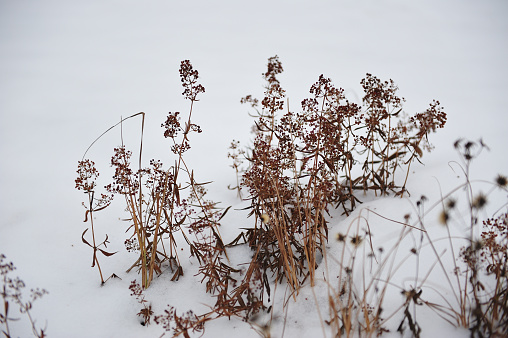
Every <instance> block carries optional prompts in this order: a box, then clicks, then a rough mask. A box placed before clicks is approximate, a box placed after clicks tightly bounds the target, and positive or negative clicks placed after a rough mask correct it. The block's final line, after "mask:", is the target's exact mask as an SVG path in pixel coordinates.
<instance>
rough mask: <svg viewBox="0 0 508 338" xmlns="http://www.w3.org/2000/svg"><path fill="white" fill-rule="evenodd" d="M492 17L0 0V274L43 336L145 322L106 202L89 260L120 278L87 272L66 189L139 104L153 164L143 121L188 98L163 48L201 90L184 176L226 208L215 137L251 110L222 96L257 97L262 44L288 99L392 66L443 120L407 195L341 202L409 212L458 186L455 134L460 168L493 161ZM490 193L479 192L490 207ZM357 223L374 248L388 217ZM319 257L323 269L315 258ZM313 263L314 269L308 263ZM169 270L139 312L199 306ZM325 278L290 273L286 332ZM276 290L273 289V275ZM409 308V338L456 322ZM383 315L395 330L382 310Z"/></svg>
mask: <svg viewBox="0 0 508 338" xmlns="http://www.w3.org/2000/svg"><path fill="white" fill-rule="evenodd" d="M507 16H508V3H506V1H504V0H497V1H495V0H488V1H482V2H478V1H472V0H460V1H459V0H453V1H450V0H446V1H438V0H427V1H418V2H417V1H403V0H382V1H345V0H341V1H331V0H330V1H324V0H318V1H265V0H261V1H255V2H243V1H201V0H199V1H178V2H177V1H170V0H166V1H162V0H161V1H159V0H157V1H150V2H139V1H131V0H129V1H98V0H90V1H86V2H76V1H56V0H54V1H52V0H48V1H5V0H4V1H1V2H0V158H1V161H0V214H1V215H2V217H1V218H0V253H3V254H5V255H6V256H7V260H8V261H13V262H14V264H15V265H16V267H17V270H16V271H15V272H14V275H18V276H20V277H21V278H22V279H23V280H24V281H25V282H26V284H27V289H29V288H31V287H41V288H45V289H46V290H48V291H49V295H46V296H44V297H43V298H42V299H40V300H37V301H36V302H35V304H34V309H33V316H34V317H35V318H36V319H37V325H38V326H39V327H46V332H47V334H48V336H49V337H91V336H92V337H158V336H160V335H161V334H162V333H163V330H162V328H161V327H160V326H157V325H150V326H148V327H143V326H141V325H140V324H139V319H138V317H137V316H136V313H137V312H138V311H139V310H140V306H139V304H138V303H137V302H136V300H135V299H134V297H131V296H130V291H129V289H128V286H129V284H130V281H132V280H134V279H136V278H139V277H138V276H137V275H136V274H135V273H134V272H131V273H130V274H127V273H125V270H126V269H127V268H128V267H129V266H130V265H131V264H132V256H130V255H128V253H127V252H125V250H124V247H123V241H124V239H125V238H124V232H125V223H124V222H121V221H120V220H119V218H122V217H124V216H125V214H124V213H123V212H122V210H123V206H122V205H121V204H120V200H118V201H117V204H116V205H115V206H113V207H112V208H111V209H110V210H108V211H107V212H105V213H104V214H99V215H98V217H97V220H96V222H97V226H98V232H100V233H102V234H104V233H108V234H109V236H110V241H111V244H110V246H108V248H110V249H111V251H117V250H118V251H120V252H119V253H118V254H117V255H115V256H113V257H110V258H104V259H102V260H101V263H102V264H103V270H104V271H105V274H107V275H109V274H111V273H115V274H117V275H118V276H119V277H121V280H118V279H115V280H111V281H109V282H108V283H107V284H106V285H105V286H104V287H100V285H99V284H100V283H99V278H98V273H97V271H96V269H93V268H91V267H90V263H91V260H92V257H91V251H90V248H89V247H87V246H85V245H84V244H83V243H82V242H81V238H80V236H81V233H82V232H83V230H84V229H85V228H86V227H87V225H86V224H85V223H83V222H82V220H83V217H84V209H83V208H82V206H81V202H82V201H84V198H85V196H84V195H83V194H81V193H79V192H78V191H76V190H75V189H74V179H75V176H76V174H75V172H76V165H77V161H78V160H80V159H81V156H82V155H83V153H84V151H85V150H86V148H87V147H88V145H89V144H90V143H91V142H92V141H93V140H94V139H95V138H96V137H97V136H98V135H100V134H101V133H102V132H103V131H104V130H105V129H107V128H108V127H109V126H111V125H113V124H115V123H117V122H118V121H119V120H120V118H121V117H122V116H123V117H126V116H128V115H131V114H134V113H137V112H140V111H143V112H145V113H146V119H147V120H146V129H145V140H144V149H145V150H144V156H145V160H146V161H147V162H148V159H150V158H160V159H162V160H163V161H165V162H166V163H169V158H170V157H169V155H170V152H169V143H168V142H167V140H164V139H163V137H162V129H161V128H160V124H161V123H162V122H163V121H164V120H165V117H166V115H167V112H169V111H173V112H174V111H181V112H182V113H184V112H187V110H188V102H187V101H185V100H184V99H183V97H182V96H181V92H182V88H181V86H180V79H179V74H178V69H179V66H180V61H182V60H185V59H189V60H191V62H192V64H193V66H194V67H195V68H196V69H197V70H199V72H200V79H201V83H202V84H203V85H204V86H205V88H206V93H205V94H203V95H202V96H201V98H200V102H198V103H197V104H196V106H195V109H194V112H193V119H194V122H195V123H197V124H199V125H200V126H201V127H202V129H203V133H202V134H199V135H197V136H195V137H194V139H193V140H192V146H193V149H192V150H191V151H190V152H189V154H188V160H189V163H190V166H191V167H192V168H194V170H195V175H196V178H197V179H198V180H201V181H209V180H213V181H214V183H213V184H212V185H210V186H209V195H210V198H212V199H213V200H214V201H221V202H222V205H223V206H224V207H226V206H229V205H233V206H234V207H235V208H236V207H239V206H241V205H240V202H239V201H238V199H237V198H236V194H235V192H233V191H229V190H228V189H227V185H228V184H233V183H234V182H235V175H234V171H233V170H232V169H231V168H229V164H230V161H229V160H228V159H227V152H228V149H227V148H228V146H229V144H230V142H231V140H233V139H236V140H240V141H242V142H243V144H248V142H249V140H250V139H251V137H252V136H251V134H250V133H249V131H250V127H251V125H252V119H251V118H250V117H249V116H248V114H247V113H248V109H247V107H246V106H242V105H240V102H239V101H240V98H241V97H243V96H245V95H246V94H253V95H254V96H257V97H261V96H262V92H263V89H262V85H263V80H262V78H261V73H263V72H264V71H265V67H266V61H267V58H268V57H271V56H274V55H278V56H279V58H280V60H281V61H282V64H283V66H284V70H285V71H284V73H283V74H282V75H281V76H280V81H281V84H282V86H283V87H284V89H286V91H287V93H288V97H289V101H290V107H291V110H295V111H297V110H298V109H299V102H300V101H301V100H302V99H304V98H306V97H307V93H308V89H309V87H310V86H311V85H312V84H313V83H314V82H316V80H317V79H318V76H319V75H320V74H324V75H325V76H327V77H330V78H331V79H332V80H333V82H334V83H335V85H336V86H339V87H342V88H344V89H345V91H346V95H347V96H348V97H349V98H350V100H352V101H356V102H358V103H359V102H360V99H361V96H362V91H361V86H360V80H361V79H362V78H363V77H364V76H365V73H371V74H374V75H376V76H378V77H379V78H381V79H383V80H385V79H390V78H391V79H393V80H394V81H395V82H396V84H397V85H398V86H399V88H400V91H399V93H400V95H401V96H403V97H405V98H406V100H407V102H406V104H405V106H404V107H405V111H407V112H408V113H414V112H418V111H422V110H424V109H425V108H426V107H427V105H428V103H430V102H431V101H432V99H438V100H439V101H440V102H441V104H442V105H443V106H444V108H445V111H446V112H447V114H448V122H447V125H446V127H445V129H443V130H439V132H438V133H437V134H435V135H432V136H433V138H432V139H431V142H432V143H433V144H434V145H435V146H436V148H435V150H434V151H433V152H432V153H430V154H425V155H424V157H423V162H424V164H425V166H422V165H415V166H414V174H413V175H412V176H411V177H410V183H409V186H408V188H409V190H410V191H411V192H412V196H411V198H409V199H407V200H400V199H398V200H395V199H392V198H384V199H380V200H374V201H371V202H369V203H366V204H365V205H362V206H361V207H360V208H358V209H357V210H356V214H358V213H360V212H362V213H366V209H365V208H367V207H369V208H371V209H373V210H376V211H377V212H379V213H381V214H383V215H384V216H386V217H391V218H394V219H399V220H401V218H402V217H403V215H404V214H405V213H407V212H411V211H412V212H414V210H413V209H412V204H413V205H414V203H416V200H417V199H418V198H419V197H420V196H421V195H426V196H427V197H428V198H429V200H430V201H431V202H430V203H433V202H436V201H437V200H438V199H439V197H440V193H439V187H441V189H442V190H443V192H446V191H449V190H450V189H452V188H454V187H456V186H457V185H458V184H460V183H462V180H463V175H461V173H460V172H459V171H458V170H457V167H456V166H454V165H450V163H449V162H450V161H456V160H458V157H457V154H456V152H455V151H454V149H453V146H452V145H453V142H454V141H455V140H456V139H458V138H459V137H463V138H468V139H472V140H478V139H479V138H483V140H484V142H485V143H486V144H487V145H488V146H489V147H490V149H491V150H490V151H486V152H483V153H482V155H481V157H480V158H479V160H478V161H475V163H474V164H473V166H472V177H473V178H478V179H488V180H492V179H493V178H494V177H495V175H496V174H498V173H502V174H505V175H506V174H508V157H507V156H506V148H505V147H506V145H507V144H508V136H507V133H506V128H507V126H508V114H507V111H506V109H507V107H508V96H507V95H506V93H508V81H506V79H507V78H508V67H507V63H506V60H508V43H507V42H508V40H507V38H508V21H507V20H506V17H507ZM124 136H125V139H126V142H127V143H128V144H131V145H132V147H133V148H134V147H136V145H137V143H136V142H137V140H138V136H139V125H138V124H137V122H128V123H126V125H125V128H124ZM119 140H120V133H119V131H114V132H112V133H110V134H108V135H107V136H106V137H105V138H103V139H101V140H100V141H99V142H98V143H97V144H96V145H95V146H94V147H93V148H92V150H91V151H90V152H89V154H88V156H89V157H91V158H92V159H93V160H95V161H96V162H97V163H98V165H99V170H101V168H104V174H103V175H101V178H102V179H103V180H104V183H105V182H106V181H107V178H108V176H110V175H109V173H108V171H107V170H109V169H108V158H109V157H110V156H111V153H112V148H113V147H114V146H117V145H118V144H119ZM101 166H102V167H101ZM454 170H455V171H454ZM458 176H460V177H458ZM438 183H439V184H440V185H438ZM505 198H506V196H503V195H501V197H500V200H496V201H493V202H494V203H496V202H497V203H498V204H502V203H503V200H502V199H505ZM362 208H363V209H362ZM362 210H363V211H362ZM434 216H435V215H434ZM434 216H432V214H430V215H429V218H431V217H434ZM354 217H355V215H352V216H350V218H348V219H345V218H344V217H336V218H334V219H332V221H331V223H330V226H331V229H330V231H331V233H332V234H334V233H337V232H341V231H344V229H345V228H347V226H348V225H349V224H351V222H352V221H353V220H354ZM369 220H372V222H371V223H372V224H371V226H373V228H372V229H371V231H372V233H373V234H374V235H376V236H375V237H374V239H375V240H376V241H379V242H378V245H385V244H386V243H388V242H385V239H383V238H385V237H386V241H388V239H389V238H391V237H390V236H393V233H396V232H397V231H398V229H397V228H396V229H393V227H394V224H391V225H390V224H388V225H387V224H386V222H381V220H380V219H378V218H376V216H373V215H372V214H371V215H370V216H369ZM223 221H224V222H223V231H224V234H225V236H233V235H234V234H235V233H236V230H237V229H238V228H240V227H245V226H249V225H251V224H252V223H251V222H252V220H250V219H247V218H246V212H244V211H235V210H233V209H232V210H231V211H230V212H229V213H228V215H227V217H225V218H224V220H223ZM432 222H434V224H435V223H436V222H435V221H434V220H432V221H431V222H430V224H432ZM390 226H391V227H392V228H390V230H387V229H388V228H389V227H390ZM338 245H339V244H337V243H335V242H333V241H330V244H329V247H330V248H329V253H331V254H332V256H331V257H336V255H338V254H339V252H340V248H338ZM234 250H237V252H235V256H236V257H238V259H241V258H242V257H244V258H245V259H246V260H248V255H249V253H248V252H247V251H245V250H244V251H242V249H234ZM330 260H332V259H330ZM434 262H435V256H429V261H428V262H427V263H428V264H433V263H434ZM187 264H189V266H191V265H192V264H194V265H196V262H194V261H192V260H190V261H189V262H188V263H187ZM328 268H329V270H333V262H331V261H330V262H329V267H328ZM320 269H321V270H319V273H322V274H325V273H326V271H324V265H322V266H321V267H320ZM331 273H333V272H331ZM399 273H400V274H401V275H402V277H400V278H401V280H403V279H404V277H403V276H404V275H405V274H406V275H407V278H406V279H407V285H410V284H411V282H410V281H411V278H412V277H414V267H412V266H408V267H407V268H404V269H401V271H400V272H399ZM169 279H170V275H162V277H160V278H158V279H156V280H155V281H154V283H153V285H152V287H151V288H150V289H149V290H147V291H146V299H147V300H149V301H151V302H152V305H153V308H154V311H155V312H156V313H162V311H163V310H164V308H165V307H166V305H167V304H170V305H172V306H175V307H176V308H177V309H178V311H179V312H184V311H187V310H189V309H192V310H194V311H195V312H196V313H199V312H200V311H206V309H207V305H212V304H213V299H211V298H209V296H207V295H205V293H204V286H202V285H201V284H199V283H198V282H197V281H196V278H195V277H194V276H193V275H192V274H191V273H188V274H186V275H185V276H184V277H183V278H181V280H180V281H178V282H176V283H175V282H170V281H169ZM326 290H327V289H326V287H325V286H323V285H318V286H316V287H315V289H314V294H315V296H314V295H313V290H312V289H311V288H304V289H303V290H302V292H301V294H300V296H299V298H298V301H297V302H296V303H294V302H292V301H290V302H289V311H288V316H287V321H286V329H285V336H286V337H319V336H322V335H323V333H322V332H323V331H322V330H323V329H322V325H321V322H320V321H319V320H318V313H317V309H318V308H319V307H321V310H322V311H325V310H323V309H326V301H325V300H324V299H326ZM27 291H28V290H27ZM277 292H278V293H279V294H280V295H281V297H282V296H283V293H284V290H283V289H282V287H281V288H280V289H279V290H278V291H277ZM443 292H445V291H443ZM27 293H28V292H27ZM323 297H325V298H323ZM316 302H317V303H318V304H319V306H317V305H316ZM385 302H386V304H387V306H388V307H389V304H393V306H395V307H396V306H399V305H401V303H402V302H403V300H401V296H400V293H398V294H396V293H394V294H393V295H391V296H390V298H389V299H387V300H385ZM277 306H278V307H279V309H280V307H281V305H280V304H278V305H275V306H274V308H276V307H277ZM11 310H12V309H11ZM322 314H323V313H322ZM19 317H21V315H20V316H19ZM418 320H419V322H420V325H421V326H422V329H423V332H422V336H423V337H432V336H436V335H437V334H439V335H440V336H443V335H445V334H446V335H447V336H448V337H452V336H457V337H460V336H466V335H467V331H464V330H457V329H454V328H453V327H452V326H451V325H449V324H447V323H446V322H445V321H443V320H440V319H439V317H437V316H436V315H435V314H434V313H432V312H425V311H424V310H422V314H421V316H420V317H418ZM399 321H400V319H399ZM282 323H283V318H279V319H277V321H275V322H274V324H273V331H272V336H273V337H280V336H281V332H282V331H281V328H282ZM11 325H12V328H13V336H14V337H27V336H30V335H31V330H30V327H29V326H28V325H27V323H26V321H25V318H22V320H20V321H19V322H13V323H12V324H11ZM387 325H388V324H387ZM390 325H391V326H390ZM390 325H388V326H390V328H391V329H392V330H393V329H396V328H397V325H398V322H397V320H394V324H390ZM393 325H394V326H393ZM391 334H392V335H396V333H394V332H392V333H391ZM238 335H241V336H242V337H256V336H258V335H257V333H256V332H255V331H254V330H253V329H252V328H251V327H250V326H249V324H247V323H244V322H241V321H239V320H231V321H228V320H226V319H221V320H217V321H212V322H210V323H207V326H206V331H205V337H233V336H238Z"/></svg>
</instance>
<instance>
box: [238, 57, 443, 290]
mask: <svg viewBox="0 0 508 338" xmlns="http://www.w3.org/2000/svg"><path fill="white" fill-rule="evenodd" d="M282 71H283V67H282V64H281V62H280V60H279V58H278V57H277V56H275V57H272V58H270V59H269V60H268V66H267V72H266V73H264V74H263V76H264V79H265V80H266V86H265V95H264V98H263V99H262V100H261V101H260V100H257V99H255V98H253V97H252V96H251V95H248V96H246V97H244V98H242V100H241V102H242V103H247V104H249V105H250V106H251V107H252V108H253V109H254V110H255V112H256V115H255V116H256V121H255V139H254V141H253V145H252V149H251V151H249V152H248V153H240V152H239V151H238V150H237V149H238V148H239V144H238V142H236V141H234V142H233V143H232V146H231V147H230V148H231V149H232V150H233V151H234V152H233V154H231V153H230V154H229V157H230V158H232V159H233V165H232V167H233V168H234V169H235V171H236V173H237V175H238V173H239V172H241V169H240V164H239V163H240V160H239V158H240V156H243V155H244V154H245V158H246V159H247V160H248V167H247V168H245V169H244V170H243V173H242V178H241V181H240V184H239V185H237V187H236V188H238V189H239V190H240V189H241V188H245V189H247V190H248V197H247V199H248V200H250V202H251V205H250V214H249V216H254V218H255V221H254V227H253V228H248V229H246V231H245V232H244V233H243V234H241V235H239V236H238V238H237V240H235V241H234V243H235V244H238V243H239V240H240V239H241V238H244V239H245V240H246V242H247V243H248V245H249V246H250V248H251V249H252V250H253V252H254V255H253V259H252V261H251V263H250V264H251V267H250V269H249V270H248V271H249V272H250V273H251V275H250V276H248V277H247V279H246V280H244V283H246V282H247V280H250V278H253V276H255V274H254V271H257V270H260V271H259V273H257V275H259V276H266V275H267V271H266V270H268V271H269V272H270V273H271V274H272V276H273V277H274V279H275V281H276V282H282V281H283V280H284V281H286V282H287V283H288V285H289V287H290V289H291V291H292V292H291V294H293V295H296V294H297V293H298V289H299V288H300V286H301V285H302V283H303V282H304V281H306V280H308V281H309V282H310V283H311V285H313V284H314V280H315V269H316V267H317V262H318V261H319V260H320V259H321V258H320V257H321V256H322V255H323V245H324V243H326V241H327V240H328V228H327V215H328V214H329V211H330V208H331V207H339V206H340V207H341V208H342V209H343V210H344V213H346V214H349V213H350V212H351V211H352V210H353V209H354V208H355V207H356V205H357V203H358V202H360V200H359V198H358V197H357V196H356V194H355V191H357V190H362V191H364V192H367V191H371V190H372V191H374V192H376V193H377V192H380V193H382V194H388V193H389V192H390V191H392V192H395V193H396V195H400V196H402V195H403V194H404V192H405V191H406V188H405V186H406V182H407V178H408V175H409V166H410V164H411V162H412V161H414V160H419V158H420V157H421V156H422V150H421V149H427V150H430V149H431V145H430V143H428V135H429V134H430V133H431V132H434V131H436V129H438V128H442V127H443V126H444V124H445V122H446V114H445V113H444V112H443V111H442V108H441V107H440V106H439V102H437V101H434V102H433V103H432V104H431V106H430V108H429V109H427V110H426V111H425V112H423V113H419V114H416V115H415V116H414V117H411V118H409V119H408V118H405V116H404V113H403V111H402V102H403V101H404V100H403V99H402V98H399V97H398V96H397V87H396V85H395V84H394V82H393V81H392V80H390V81H389V82H388V81H386V82H381V81H380V80H379V79H378V78H376V77H375V76H372V75H370V74H367V77H366V78H365V79H363V80H362V82H361V84H362V86H363V88H364V91H365V96H364V98H363V102H364V107H363V108H362V107H361V106H359V105H357V104H354V103H352V102H349V101H348V100H347V99H346V97H345V95H344V91H343V89H340V88H336V87H335V86H334V85H333V83H332V81H331V80H330V79H329V78H326V77H324V76H323V75H321V76H320V77H319V79H318V81H317V82H316V83H315V84H313V85H312V86H311V88H310V94H311V95H312V97H310V98H308V99H305V100H303V101H302V111H301V112H300V113H294V112H291V111H290V110H289V107H285V97H286V94H285V91H284V89H282V87H281V84H280V82H279V80H278V78H277V76H278V74H280V73H282ZM285 109H286V110H287V111H286V112H284V110H285ZM358 164H360V165H361V167H362V174H361V176H359V177H353V175H354V173H355V172H357V170H355V167H356V165H358ZM404 166H405V167H404ZM397 168H403V169H405V170H406V175H405V179H404V181H403V183H402V184H400V183H399V184H397V183H396V181H395V179H396V176H397V175H396V169H397ZM261 281H262V282H261V283H260V284H261V286H262V287H261V289H260V294H259V295H258V297H257V299H262V294H263V293H264V292H267V293H268V295H269V283H268V281H267V280H266V278H264V277H263V278H262V279H261ZM243 290H244V291H245V292H247V290H249V288H247V287H244V289H243Z"/></svg>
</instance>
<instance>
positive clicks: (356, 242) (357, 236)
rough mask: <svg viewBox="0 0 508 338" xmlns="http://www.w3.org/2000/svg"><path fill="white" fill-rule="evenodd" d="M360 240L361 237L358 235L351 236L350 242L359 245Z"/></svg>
mask: <svg viewBox="0 0 508 338" xmlns="http://www.w3.org/2000/svg"><path fill="white" fill-rule="evenodd" d="M362 241H363V238H362V236H360V235H356V236H353V237H351V244H353V245H354V246H359V245H360V244H362Z"/></svg>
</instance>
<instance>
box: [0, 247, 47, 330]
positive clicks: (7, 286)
mask: <svg viewBox="0 0 508 338" xmlns="http://www.w3.org/2000/svg"><path fill="white" fill-rule="evenodd" d="M5 258H6V257H5V255H4V254H0V275H1V276H2V277H1V278H2V288H1V289H0V295H1V296H2V301H3V312H0V324H1V325H2V326H3V328H2V333H3V334H4V335H5V337H6V338H11V337H15V336H13V335H12V333H11V331H10V328H9V322H10V321H16V320H19V318H13V317H11V316H12V312H10V310H11V306H12V305H17V306H18V307H19V312H20V313H22V314H26V316H27V317H28V320H29V322H30V325H31V328H32V333H33V335H34V336H35V337H38V338H43V337H46V332H45V331H46V329H45V328H44V329H39V328H37V326H36V320H35V319H34V318H32V315H31V313H30V311H31V310H32V307H33V303H34V302H35V301H36V300H37V299H39V298H41V297H42V296H44V295H45V294H48V292H47V291H46V290H45V289H39V288H36V289H31V290H30V300H28V301H25V300H24V299H23V289H24V288H25V287H26V285H25V282H23V281H22V280H21V279H20V278H19V277H15V278H13V277H10V275H9V274H10V273H11V272H12V271H14V270H16V267H15V266H14V264H13V263H12V262H9V263H7V262H4V260H5Z"/></svg>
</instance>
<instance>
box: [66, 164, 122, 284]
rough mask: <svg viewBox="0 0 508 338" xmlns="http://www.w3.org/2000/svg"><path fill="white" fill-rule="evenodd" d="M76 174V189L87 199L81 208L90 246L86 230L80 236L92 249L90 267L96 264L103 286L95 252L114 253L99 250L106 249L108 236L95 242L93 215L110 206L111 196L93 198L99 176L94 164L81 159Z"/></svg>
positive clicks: (107, 254)
mask: <svg viewBox="0 0 508 338" xmlns="http://www.w3.org/2000/svg"><path fill="white" fill-rule="evenodd" d="M77 173H78V178H76V180H75V182H76V189H78V190H83V192H84V193H85V194H87V197H88V203H85V202H83V207H84V208H85V209H86V212H85V220H84V222H87V221H88V219H90V226H91V229H92V243H91V244H90V242H89V241H87V240H86V239H85V234H86V232H87V231H88V228H87V229H85V231H83V233H82V234H81V240H82V241H83V243H85V244H86V245H88V246H89V247H91V248H92V249H93V258H92V267H94V266H95V265H96V264H97V269H98V270H99V274H100V277H101V284H102V285H103V284H104V283H105V281H104V277H103V275H102V270H101V265H100V263H99V258H98V257H97V252H100V253H101V254H103V255H104V256H107V257H109V256H112V255H114V254H115V253H116V252H108V251H106V250H104V249H101V248H100V247H101V246H103V247H104V248H107V243H109V241H108V235H106V238H105V239H104V241H102V242H101V243H99V244H97V242H96V240H95V229H94V213H95V212H98V211H101V210H104V209H106V208H107V207H108V206H109V205H110V204H111V201H112V199H113V196H112V195H105V194H101V197H100V198H96V197H95V187H96V179H97V177H98V176H99V172H98V171H97V169H96V168H95V163H94V162H93V161H90V160H88V159H82V160H81V161H79V162H78V170H77Z"/></svg>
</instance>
